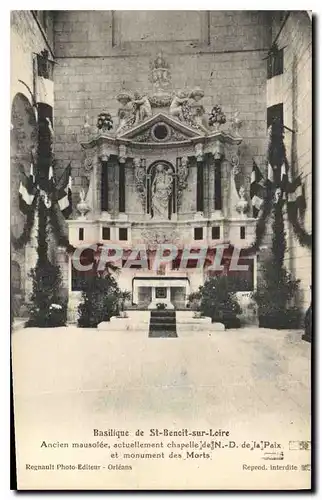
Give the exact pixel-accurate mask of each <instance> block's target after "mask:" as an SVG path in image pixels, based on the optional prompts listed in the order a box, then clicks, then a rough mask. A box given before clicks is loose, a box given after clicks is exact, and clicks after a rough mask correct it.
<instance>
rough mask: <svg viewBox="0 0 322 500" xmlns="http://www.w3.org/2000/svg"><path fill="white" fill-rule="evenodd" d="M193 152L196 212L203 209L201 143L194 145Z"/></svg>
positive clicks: (202, 157) (202, 156)
mask: <svg viewBox="0 0 322 500" xmlns="http://www.w3.org/2000/svg"><path fill="white" fill-rule="evenodd" d="M195 153H196V160H197V183H196V189H197V207H196V208H197V212H203V211H204V179H203V175H204V174H203V159H204V155H203V145H202V144H201V143H199V144H196V145H195Z"/></svg>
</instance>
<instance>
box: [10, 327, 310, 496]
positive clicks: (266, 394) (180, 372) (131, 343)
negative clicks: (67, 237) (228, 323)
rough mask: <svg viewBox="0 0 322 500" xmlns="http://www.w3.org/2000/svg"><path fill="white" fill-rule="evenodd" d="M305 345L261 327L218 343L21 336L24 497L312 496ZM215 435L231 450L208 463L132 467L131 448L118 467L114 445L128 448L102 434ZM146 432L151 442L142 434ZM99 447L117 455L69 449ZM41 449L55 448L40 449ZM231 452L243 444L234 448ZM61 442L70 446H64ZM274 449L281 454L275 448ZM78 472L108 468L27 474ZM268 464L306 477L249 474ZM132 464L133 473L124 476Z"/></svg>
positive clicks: (19, 433)
mask: <svg viewBox="0 0 322 500" xmlns="http://www.w3.org/2000/svg"><path fill="white" fill-rule="evenodd" d="M301 335H302V332H301V331H276V330H266V329H258V328H252V327H249V328H243V329H239V330H227V331H224V332H212V334H211V336H208V335H206V334H205V332H203V333H202V334H200V335H199V334H198V332H194V334H191V335H190V336H188V337H186V338H183V337H180V336H179V338H176V339H167V338H153V339H149V338H147V335H146V334H145V333H144V332H143V333H142V332H138V334H137V333H136V332H134V331H124V332H123V331H118V332H110V331H98V330H96V329H79V328H76V327H73V326H70V327H65V328H56V329H42V330H41V329H36V328H35V329H31V328H29V329H17V330H15V331H14V332H13V335H12V350H13V369H14V391H15V399H14V409H15V418H16V422H15V425H16V439H17V442H18V452H17V459H18V481H19V484H20V487H21V488H22V489H29V488H34V489H41V488H48V489H51V488H53V489H56V488H66V489H70V488H77V489H78V488H80V489H82V488H84V489H88V488H89V489H146V488H148V489H165V488H170V489H171V488H173V489H194V488H206V489H207V488H211V489H212V488H213V489H222V488H229V489H239V488H241V489H242V488H251V489H256V488H258V487H259V488H269V489H271V488H272V489H274V488H285V489H288V488H292V489H293V488H308V487H309V472H303V471H301V466H302V465H303V464H304V465H305V464H306V465H308V463H309V461H310V454H309V452H308V451H299V447H300V445H299V442H300V441H310V344H308V343H306V342H304V341H302V340H301ZM210 428H211V429H215V430H217V431H218V430H219V429H221V430H224V431H225V432H227V431H228V432H229V438H227V440H226V441H225V442H227V443H228V444H227V447H225V449H220V450H217V449H216V450H214V451H212V452H211V454H210V455H211V458H210V459H207V458H205V457H202V456H201V457H199V456H198V454H197V458H191V459H190V458H189V459H186V456H185V453H186V452H185V451H184V452H182V453H181V452H179V455H181V458H180V457H175V456H174V457H171V458H170V457H169V456H168V455H166V458H165V459H162V460H158V459H154V460H153V459H149V460H146V459H133V460H131V459H126V460H125V459H124V457H123V455H122V453H123V450H122V449H121V453H119V454H118V455H117V456H116V457H113V456H112V454H111V451H113V450H112V447H113V446H114V445H113V443H114V441H113V440H115V442H118V441H119V439H120V438H117V437H94V435H95V434H94V429H100V430H109V429H119V430H128V431H129V437H127V438H124V439H125V440H127V441H128V440H131V441H134V440H137V439H141V440H142V439H143V440H146V441H150V442H151V440H152V441H153V440H155V439H156V440H159V441H160V439H165V437H163V438H160V437H154V436H152V437H151V436H150V429H159V430H160V429H161V430H162V429H172V430H178V429H179V430H180V429H188V430H191V429H192V430H194V429H197V430H204V429H206V430H209V429H210ZM139 431H143V433H144V437H142V434H140V437H137V436H136V433H137V432H139ZM189 432H190V431H189ZM152 434H153V432H152ZM169 439H170V438H169ZM215 439H221V438H215ZM97 440H99V441H100V442H108V443H109V444H110V446H111V449H109V450H108V449H106V448H100V447H99V448H98V449H86V450H79V449H77V450H75V449H72V445H71V443H72V442H80V441H82V442H87V443H88V442H93V441H95V442H96V441H97ZM104 440H105V441H104ZM106 440H107V441H106ZM173 440H174V441H175V443H177V442H190V438H187V437H186V438H184V437H174V438H173V439H172V438H171V439H170V441H169V440H168V441H164V443H168V442H172V441H173ZM44 441H45V444H48V443H58V444H56V446H54V447H48V446H45V445H43V446H41V445H42V444H43V442H44ZM254 441H256V442H259V443H260V441H264V442H270V444H272V447H271V446H270V445H267V446H268V448H267V449H265V450H260V449H255V450H251V448H250V447H248V446H247V443H250V446H251V445H252V444H254V443H253V442H254ZM229 442H231V443H235V450H233V449H231V448H232V447H234V444H232V445H230V444H229ZM290 442H291V443H293V444H291V443H290ZM64 443H67V447H65V446H60V444H63V445H64ZM273 443H275V448H274V447H273ZM277 443H278V444H281V448H277V449H276V446H277ZM294 443H295V444H294ZM166 446H168V444H166ZM237 448H238V450H237ZM290 448H292V451H291V450H290ZM169 449H170V448H168V450H167V449H165V450H164V451H165V452H166V453H168V452H169ZM281 450H283V453H284V457H283V460H280V461H278V460H275V459H274V461H272V462H269V461H268V460H266V459H264V452H266V451H267V452H268V451H269V452H274V453H275V452H278V453H279V452H280V451H281ZM127 451H128V450H127ZM133 451H135V452H142V449H139V450H136V449H134V450H133V449H132V450H131V452H133ZM143 451H150V452H151V450H145V449H144V450H143ZM152 451H153V452H155V451H158V450H152ZM170 451H171V449H170ZM168 454H169V453H168ZM276 457H277V455H276ZM265 460H266V461H265ZM74 463H76V464H79V463H82V464H89V465H91V464H94V465H95V464H97V465H98V466H99V467H100V470H97V471H87V472H84V471H80V470H67V469H64V468H62V470H59V471H57V472H56V471H55V473H53V472H52V471H49V470H46V471H44V470H38V471H34V470H30V468H28V464H29V465H30V464H31V465H32V464H36V465H39V464H40V465H41V464H52V465H53V467H54V468H56V466H57V464H61V465H63V466H64V464H65V465H70V464H74ZM268 463H272V464H274V465H275V464H279V465H281V464H282V465H283V464H284V465H292V464H297V467H298V470H297V472H296V473H295V472H292V471H288V472H281V471H278V472H276V471H270V472H268V471H266V472H264V471H261V470H254V471H253V472H251V471H250V470H248V469H247V468H246V469H244V468H243V466H244V465H246V466H257V465H261V466H263V464H268ZM124 464H128V465H129V466H131V467H132V470H122V469H118V468H117V467H116V465H120V467H121V466H123V465H124ZM115 467H116V468H115Z"/></svg>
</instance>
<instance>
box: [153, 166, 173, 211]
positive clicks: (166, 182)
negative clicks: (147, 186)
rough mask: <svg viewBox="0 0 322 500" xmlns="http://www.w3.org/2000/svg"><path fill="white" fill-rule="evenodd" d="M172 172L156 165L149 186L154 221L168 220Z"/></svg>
mask: <svg viewBox="0 0 322 500" xmlns="http://www.w3.org/2000/svg"><path fill="white" fill-rule="evenodd" d="M172 175H173V174H172V172H171V170H170V169H168V168H166V167H165V166H164V165H161V164H159V165H157V166H156V172H155V175H154V179H153V182H152V186H151V195H152V196H151V197H152V211H153V218H154V219H163V220H164V219H168V206H169V198H170V196H171V194H172V180H173V176H172Z"/></svg>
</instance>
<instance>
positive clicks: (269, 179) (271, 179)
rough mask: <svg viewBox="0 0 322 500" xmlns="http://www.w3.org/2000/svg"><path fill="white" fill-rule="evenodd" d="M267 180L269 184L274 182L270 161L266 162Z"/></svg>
mask: <svg viewBox="0 0 322 500" xmlns="http://www.w3.org/2000/svg"><path fill="white" fill-rule="evenodd" d="M267 180H268V182H270V183H271V184H273V183H274V170H273V167H272V165H271V164H270V163H268V167H267Z"/></svg>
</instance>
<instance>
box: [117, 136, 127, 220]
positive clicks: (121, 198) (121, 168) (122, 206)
mask: <svg viewBox="0 0 322 500" xmlns="http://www.w3.org/2000/svg"><path fill="white" fill-rule="evenodd" d="M118 160H119V165H118V168H119V200H118V201H119V211H120V212H125V162H126V147H125V146H124V145H123V144H121V145H120V146H119V157H118Z"/></svg>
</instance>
